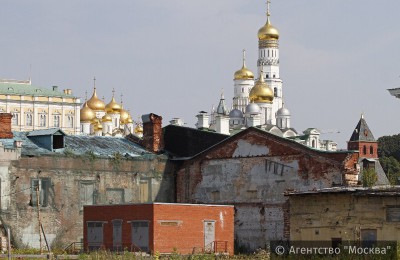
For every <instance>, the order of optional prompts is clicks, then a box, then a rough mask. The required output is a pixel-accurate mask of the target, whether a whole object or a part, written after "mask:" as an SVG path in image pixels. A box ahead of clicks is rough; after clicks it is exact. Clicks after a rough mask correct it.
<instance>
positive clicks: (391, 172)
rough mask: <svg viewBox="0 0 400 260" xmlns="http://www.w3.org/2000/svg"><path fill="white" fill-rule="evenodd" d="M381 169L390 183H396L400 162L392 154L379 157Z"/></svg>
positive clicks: (399, 175) (399, 174)
mask: <svg viewBox="0 0 400 260" xmlns="http://www.w3.org/2000/svg"><path fill="white" fill-rule="evenodd" d="M379 161H380V162H381V165H382V168H383V170H384V171H385V172H386V175H387V177H388V179H389V182H390V184H391V185H396V184H397V182H398V181H397V180H398V179H399V177H400V162H399V161H398V160H396V158H394V157H393V156H390V157H382V158H380V159H379Z"/></svg>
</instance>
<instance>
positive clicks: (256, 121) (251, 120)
mask: <svg viewBox="0 0 400 260" xmlns="http://www.w3.org/2000/svg"><path fill="white" fill-rule="evenodd" d="M246 121H247V122H246V126H247V127H251V126H258V125H261V120H260V116H259V115H252V116H249V117H247V118H246Z"/></svg>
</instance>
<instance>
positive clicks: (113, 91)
mask: <svg viewBox="0 0 400 260" xmlns="http://www.w3.org/2000/svg"><path fill="white" fill-rule="evenodd" d="M112 93H113V95H112V97H113V98H114V94H115V88H113V90H112Z"/></svg>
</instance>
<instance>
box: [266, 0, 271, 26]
mask: <svg viewBox="0 0 400 260" xmlns="http://www.w3.org/2000/svg"><path fill="white" fill-rule="evenodd" d="M270 3H271V0H267V22H269V17H270V16H271V12H270V9H269V4H270Z"/></svg>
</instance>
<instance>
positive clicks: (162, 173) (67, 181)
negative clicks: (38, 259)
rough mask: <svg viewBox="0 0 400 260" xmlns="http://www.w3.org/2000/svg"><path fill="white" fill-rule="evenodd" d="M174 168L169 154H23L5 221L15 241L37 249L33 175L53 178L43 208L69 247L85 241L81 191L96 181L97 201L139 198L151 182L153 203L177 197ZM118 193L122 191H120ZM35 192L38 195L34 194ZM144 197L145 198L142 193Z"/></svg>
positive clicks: (51, 237)
mask: <svg viewBox="0 0 400 260" xmlns="http://www.w3.org/2000/svg"><path fill="white" fill-rule="evenodd" d="M173 171H174V167H173V166H171V165H169V163H168V161H167V160H166V158H164V157H161V156H157V157H156V156H155V157H154V158H149V159H145V158H135V159H129V160H127V159H123V158H122V159H119V160H115V159H100V158H91V157H86V156H83V157H68V156H62V157H61V156H41V157H23V158H21V159H20V160H19V161H15V162H13V163H12V166H11V168H10V170H9V173H10V187H11V188H10V190H11V193H10V199H11V202H10V207H9V208H8V210H6V211H3V214H2V221H3V222H4V223H5V224H6V225H8V226H10V227H11V232H12V234H13V237H14V242H15V245H16V246H18V247H23V246H30V247H38V246H39V242H38V240H39V239H38V238H39V237H38V236H39V235H38V225H37V207H36V205H32V203H31V196H32V194H33V193H32V191H31V186H32V179H35V178H41V179H43V178H49V179H50V182H51V187H49V190H48V205H47V206H46V207H41V208H40V214H41V221H42V223H43V227H44V232H45V233H46V236H47V239H48V241H50V243H53V246H58V247H61V246H64V245H66V244H69V243H71V242H75V241H80V239H82V237H83V233H82V231H83V230H82V217H83V216H82V204H84V203H85V202H82V196H84V194H82V193H83V192H84V191H83V190H84V189H83V186H82V185H85V184H88V183H89V184H90V185H92V187H93V189H94V193H93V196H94V200H95V203H97V204H110V203H118V202H120V201H117V200H121V199H123V202H125V203H130V202H140V201H141V192H143V191H141V190H140V186H141V185H143V183H142V182H143V180H145V181H146V183H149V184H148V191H147V192H148V193H149V195H148V197H149V198H150V199H151V201H159V202H173V201H174V197H175V195H174V189H175V188H174V177H173ZM115 194H117V195H115ZM33 195H34V196H35V194H33ZM142 197H143V196H142Z"/></svg>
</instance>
